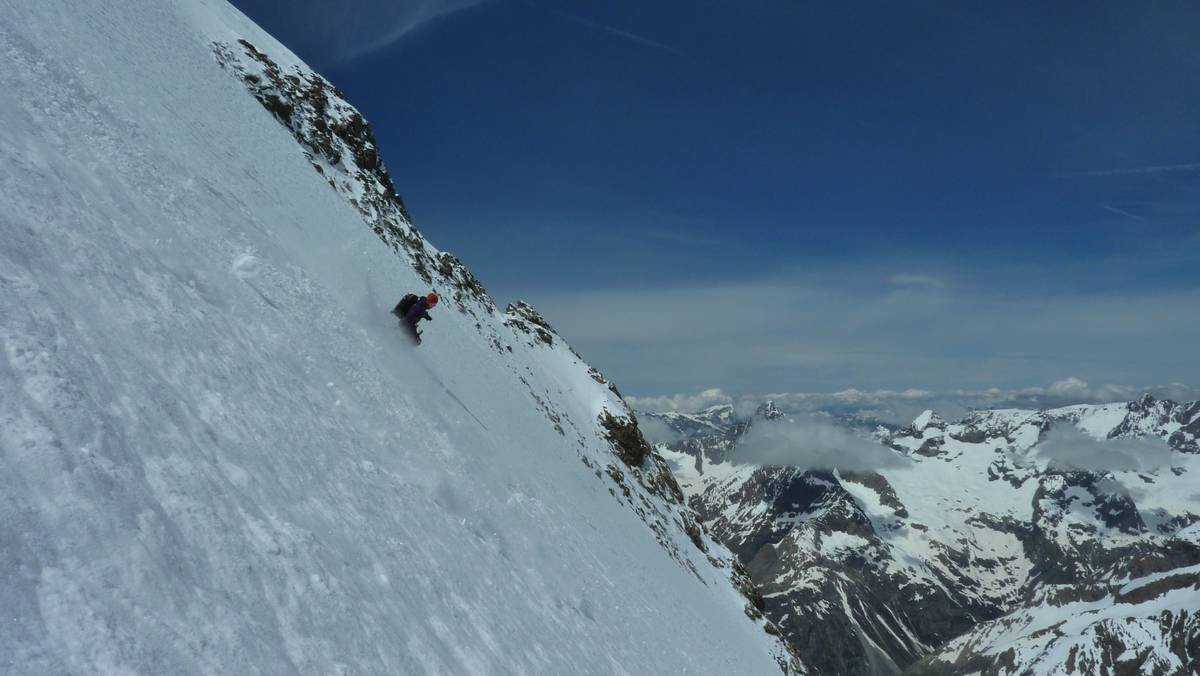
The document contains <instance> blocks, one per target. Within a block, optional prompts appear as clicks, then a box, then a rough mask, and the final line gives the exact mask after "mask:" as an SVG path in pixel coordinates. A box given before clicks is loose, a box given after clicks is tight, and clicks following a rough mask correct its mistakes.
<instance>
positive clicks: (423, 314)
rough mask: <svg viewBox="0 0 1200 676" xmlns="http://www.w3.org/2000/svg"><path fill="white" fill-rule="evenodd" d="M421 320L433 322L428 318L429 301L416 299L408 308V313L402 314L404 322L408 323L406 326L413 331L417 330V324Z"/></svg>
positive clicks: (431, 318)
mask: <svg viewBox="0 0 1200 676" xmlns="http://www.w3.org/2000/svg"><path fill="white" fill-rule="evenodd" d="M422 319H428V320H430V321H433V317H430V316H429V301H427V300H425V299H424V298H420V299H418V300H417V302H415V303H413V304H412V306H411V307H410V308H408V312H405V313H404V321H406V322H408V325H409V326H411V327H413V328H414V329H415V328H417V322H419V321H421V320H422Z"/></svg>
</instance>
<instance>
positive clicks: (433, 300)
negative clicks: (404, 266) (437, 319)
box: [425, 292, 438, 307]
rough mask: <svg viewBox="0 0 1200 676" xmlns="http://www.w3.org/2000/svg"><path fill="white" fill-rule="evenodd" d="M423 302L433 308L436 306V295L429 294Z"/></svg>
mask: <svg viewBox="0 0 1200 676" xmlns="http://www.w3.org/2000/svg"><path fill="white" fill-rule="evenodd" d="M425 302H427V303H429V307H433V306H434V305H437V302H438V295H437V294H436V293H433V292H430V293H429V295H428V296H425Z"/></svg>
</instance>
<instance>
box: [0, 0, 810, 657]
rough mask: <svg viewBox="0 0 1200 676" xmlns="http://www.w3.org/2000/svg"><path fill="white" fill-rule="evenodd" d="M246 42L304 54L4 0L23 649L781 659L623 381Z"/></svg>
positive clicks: (5, 355)
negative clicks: (466, 261)
mask: <svg viewBox="0 0 1200 676" xmlns="http://www.w3.org/2000/svg"><path fill="white" fill-rule="evenodd" d="M243 38H244V39H246V40H247V41H248V42H249V43H252V44H253V45H256V46H257V49H259V50H262V53H265V54H269V55H270V58H271V59H272V60H273V63H275V64H276V65H277V67H278V68H281V69H293V68H295V69H299V70H297V71H295V72H299V73H302V74H305V73H307V70H306V69H304V68H303V65H302V64H301V63H300V62H299V61H298V60H297V59H296V58H295V57H294V56H292V55H291V54H290V53H288V52H287V50H285V49H283V48H282V47H281V46H280V45H278V43H276V42H275V41H274V40H272V39H271V38H270V37H269V36H267V35H265V34H263V33H262V32H261V31H259V30H258V29H257V28H255V27H254V26H253V25H251V24H250V23H249V22H248V21H247V20H246V19H245V18H244V17H242V16H241V15H240V14H239V13H237V12H236V11H234V10H232V9H231V8H229V7H228V6H227V5H226V4H225V3H224V2H218V1H216V0H213V1H212V2H208V1H206V0H179V1H178V2H172V3H163V2H158V1H157V0H127V1H125V2H119V3H110V2H101V1H99V0H91V1H84V2H78V1H71V2H67V1H66V0H57V1H43V2H36V3H3V4H0V58H2V61H0V63H2V64H3V65H0V88H2V89H3V91H4V92H5V95H4V96H3V97H0V346H2V348H3V352H2V353H0V385H2V386H0V570H3V571H5V575H6V578H5V581H4V583H3V584H0V607H2V608H3V609H4V621H3V622H0V671H2V672H18V673H86V672H92V673H131V672H140V673H196V672H205V673H213V672H230V673H247V672H297V671H299V672H307V673H438V672H444V673H512V672H540V673H610V672H660V673H772V672H776V671H778V669H779V663H781V662H782V663H786V662H787V661H788V658H787V657H786V655H785V654H783V653H782V652H781V650H780V646H779V643H778V642H777V640H776V639H775V638H773V637H772V636H771V635H770V634H768V633H767V632H765V631H764V627H765V628H768V629H773V627H772V626H771V625H769V624H764V622H763V621H762V620H761V619H759V620H754V621H752V620H748V619H747V617H746V615H747V614H749V615H755V614H756V612H757V611H755V610H754V609H753V608H752V607H751V606H748V605H747V602H746V599H745V598H743V596H742V595H741V593H739V591H738V590H736V589H735V587H734V585H732V584H731V583H730V577H731V576H733V577H735V578H736V577H737V576H738V574H737V572H736V570H735V567H734V566H732V565H731V562H730V559H729V555H728V552H727V551H726V550H724V548H723V547H721V546H719V545H717V544H716V543H714V542H712V541H710V540H708V539H707V538H706V537H705V536H703V534H701V533H699V531H698V529H696V528H695V526H694V524H692V522H691V515H690V513H689V512H688V511H687V510H686V509H685V508H684V507H683V506H682V505H681V504H679V500H678V497H677V496H676V495H675V492H676V490H673V489H672V486H674V482H673V480H671V479H670V474H669V472H667V471H665V469H664V468H663V467H662V466H661V460H658V459H657V458H655V457H654V456H652V455H646V454H644V453H639V452H638V444H637V441H638V440H640V436H639V435H637V434H636V427H634V426H633V425H632V424H631V421H632V414H631V412H629V411H628V410H627V409H626V407H625V405H624V402H623V401H621V399H620V398H619V396H618V395H617V394H616V393H615V391H614V390H612V389H610V388H608V387H607V386H606V383H604V382H603V379H602V378H600V377H599V376H598V374H595V373H594V372H589V369H588V368H587V366H586V365H585V364H583V363H582V361H581V360H580V359H579V358H578V357H577V356H576V355H575V354H574V353H573V352H571V351H570V350H569V349H568V348H567V347H566V346H565V345H563V344H562V341H561V339H559V338H558V337H557V336H556V335H555V334H553V332H552V330H550V329H549V328H548V325H546V324H545V322H544V321H543V320H541V319H540V318H539V317H537V315H536V313H534V312H533V311H532V309H530V308H528V307H527V306H519V307H516V308H513V310H512V312H509V313H500V312H497V311H496V310H495V308H494V307H493V306H492V305H491V301H490V299H488V298H487V297H486V295H484V294H483V293H482V287H479V286H478V284H477V282H475V281H474V280H473V278H471V277H470V276H469V273H467V272H466V271H465V269H463V268H462V267H461V266H460V265H458V264H457V261H454V260H453V259H452V258H451V257H446V256H443V255H442V254H441V253H440V252H437V251H436V250H434V249H433V248H432V247H430V246H429V245H428V244H426V243H425V242H424V240H423V239H422V238H420V236H419V235H418V234H417V233H416V231H415V230H413V229H412V228H411V225H410V224H409V223H408V222H407V215H406V214H403V210H402V209H399V211H400V212H401V216H402V219H401V220H400V221H396V220H394V219H392V220H388V219H390V218H391V217H390V216H387V215H386V214H384V213H383V212H380V213H376V214H375V217H372V216H371V215H370V214H368V213H366V212H368V211H371V210H376V209H385V208H388V207H387V205H388V204H389V203H393V204H394V205H399V201H398V198H395V199H394V200H393V195H391V194H388V193H387V191H386V190H385V189H382V188H380V187H379V186H381V185H382V183H379V182H378V181H377V180H376V179H377V178H378V176H379V175H380V171H381V170H382V169H381V167H382V165H378V163H377V162H372V161H371V159H372V158H369V157H365V158H355V161H356V163H358V166H359V167H360V168H361V167H363V166H367V167H369V168H370V171H366V170H364V171H366V173H365V174H360V173H359V172H357V171H354V170H351V169H350V168H349V167H347V166H345V163H343V162H341V161H340V160H338V159H337V158H334V159H333V160H329V159H328V158H325V159H321V158H319V157H318V158H314V157H313V153H312V152H311V148H306V147H305V146H304V145H303V144H298V143H297V139H296V138H295V137H294V136H293V133H292V131H291V130H289V129H288V128H286V127H285V126H283V125H281V124H280V122H279V120H278V119H277V118H276V117H275V116H273V115H272V114H271V113H270V112H268V111H267V110H265V109H264V108H263V107H262V106H261V105H260V104H259V103H258V102H256V100H255V98H253V97H252V96H250V95H249V94H248V93H247V91H246V87H245V84H244V83H243V81H241V80H239V79H238V77H235V76H234V74H233V73H231V72H230V70H229V68H228V66H229V64H228V63H227V64H226V67H224V68H223V67H222V66H220V65H219V64H218V60H217V57H218V56H219V53H220V50H219V49H218V50H217V53H214V43H220V44H221V45H224V46H225V47H226V51H225V52H224V53H225V54H226V55H228V54H230V53H233V52H232V51H231V50H234V49H236V48H237V47H236V45H238V44H239V43H238V42H237V41H238V40H239V39H243ZM239 58H240V57H239ZM289 72H290V71H289ZM334 108H336V111H335V112H338V114H341V113H346V116H344V117H338V118H336V120H335V121H339V120H340V121H346V120H352V119H353V118H352V116H351V115H350V114H349V113H348V112H347V111H346V110H345V109H343V108H341V107H340V106H334ZM330 119H334V118H330ZM322 124H324V123H322ZM357 132H358V133H359V136H360V137H362V134H363V132H362V130H361V129H359V130H357ZM340 148H341V146H338V149H340ZM306 153H307V156H306ZM321 163H323V164H324V166H325V170H326V171H325V173H324V174H322V173H318V172H317V171H314V168H313V166H314V164H321ZM329 172H334V174H336V176H333V175H331V174H330V173H329ZM330 182H333V183H335V185H334V186H333V188H334V189H331V188H330ZM348 198H355V200H354V201H353V202H351V201H348ZM396 208H398V206H397V207H396ZM389 213H390V212H389ZM381 238H382V239H383V240H384V242H387V243H388V244H387V245H386V246H385V244H384V242H381ZM397 238H399V239H397ZM401 239H402V240H403V246H401V244H400V243H398V242H399V241H400V240H401ZM397 254H399V256H398V255H397ZM430 286H433V287H435V288H437V289H438V290H439V291H440V292H442V293H443V294H444V295H445V296H446V298H447V299H448V300H447V302H446V303H444V304H443V306H442V307H439V308H438V310H437V311H436V312H435V319H436V321H434V322H433V323H431V324H430V325H429V326H428V328H427V329H426V341H425V345H424V346H422V347H421V348H420V349H419V350H416V351H413V350H411V349H409V348H407V347H405V346H404V345H403V343H402V341H401V339H400V335H399V333H398V331H397V330H396V328H395V327H394V323H393V322H391V321H389V319H390V318H389V317H388V316H387V313H386V310H387V309H388V308H389V307H390V305H391V303H393V302H394V301H395V299H396V297H397V296H398V295H399V294H400V293H402V292H404V291H409V290H418V289H424V288H429V287H430ZM543 327H544V328H543ZM606 412H607V415H608V416H611V417H606V418H605V419H606V420H608V421H609V425H608V426H607V428H606V427H605V426H602V425H601V424H600V420H601V416H605V415H606ZM631 440H632V441H631ZM744 611H745V612H744Z"/></svg>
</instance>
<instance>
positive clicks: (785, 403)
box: [627, 377, 1200, 425]
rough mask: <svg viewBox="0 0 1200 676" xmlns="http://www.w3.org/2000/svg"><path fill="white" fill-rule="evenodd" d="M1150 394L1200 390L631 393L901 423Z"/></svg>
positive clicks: (672, 404)
mask: <svg viewBox="0 0 1200 676" xmlns="http://www.w3.org/2000/svg"><path fill="white" fill-rule="evenodd" d="M1146 393H1149V394H1151V395H1153V396H1155V397H1157V398H1159V399H1171V400H1174V401H1191V400H1195V399H1200V391H1198V390H1196V389H1195V388H1191V387H1188V386H1187V385H1184V384H1182V383H1170V384H1167V385H1152V386H1135V385H1116V384H1105V385H1099V386H1092V385H1089V384H1088V383H1087V381H1084V380H1082V379H1080V378H1075V377H1067V378H1064V379H1063V380H1059V381H1056V382H1054V383H1052V384H1051V385H1049V386H1044V387H1042V386H1037V387H1023V388H1016V389H1008V390H1002V389H1000V388H995V387H992V388H988V389H986V390H961V389H960V390H947V391H931V390H922V389H916V388H909V389H904V390H889V389H877V390H859V389H847V390H841V391H839V392H772V393H767V394H752V395H740V396H736V397H733V396H730V395H728V394H726V393H725V392H723V391H722V390H719V389H710V390H705V391H702V392H699V393H696V394H675V395H669V396H660V397H627V399H628V401H629V403H630V404H631V405H632V406H633V407H634V408H636V409H637V410H640V411H680V412H686V413H690V412H695V411H699V410H701V409H703V408H707V407H709V406H712V405H714V404H717V403H729V404H733V405H734V409H735V411H736V412H737V414H738V415H740V416H742V417H747V416H748V415H749V414H750V413H753V411H754V410H755V409H757V408H758V406H760V405H761V404H762V403H763V402H765V401H768V400H769V401H774V402H775V404H776V405H777V406H778V407H779V408H780V409H782V410H783V411H785V412H788V413H799V414H808V413H817V412H821V413H831V414H834V415H844V416H854V417H858V418H861V419H867V420H879V421H882V422H886V423H891V424H896V425H903V424H907V423H909V422H911V421H912V420H913V418H915V417H916V416H917V415H918V414H920V413H921V412H922V411H924V410H926V409H932V410H935V411H937V412H938V413H939V414H941V415H942V417H944V418H946V419H947V420H955V419H957V418H959V417H961V416H962V415H964V414H965V413H967V412H968V411H969V410H971V409H988V408H1024V409H1045V408H1057V407H1060V406H1068V405H1072V404H1100V403H1111V402H1122V401H1132V400H1135V399H1138V398H1140V397H1141V396H1142V395H1143V394H1146Z"/></svg>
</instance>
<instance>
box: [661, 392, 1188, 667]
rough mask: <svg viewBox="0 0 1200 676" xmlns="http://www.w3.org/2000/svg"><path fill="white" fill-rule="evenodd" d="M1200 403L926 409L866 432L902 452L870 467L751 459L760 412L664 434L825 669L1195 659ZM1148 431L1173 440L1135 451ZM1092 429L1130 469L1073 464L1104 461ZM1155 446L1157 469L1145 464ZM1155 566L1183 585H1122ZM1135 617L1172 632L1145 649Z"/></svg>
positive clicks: (771, 608)
mask: <svg viewBox="0 0 1200 676" xmlns="http://www.w3.org/2000/svg"><path fill="white" fill-rule="evenodd" d="M1198 411H1200V407H1198V406H1197V404H1196V403H1195V402H1185V403H1177V402H1173V401H1169V400H1168V401H1162V400H1157V399H1155V398H1153V397H1149V396H1145V397H1142V398H1140V399H1138V400H1136V401H1132V402H1123V403H1116V404H1102V405H1076V406H1067V407H1060V408H1056V409H1047V410H1041V411H1038V410H1018V409H1002V410H993V411H974V412H971V413H969V414H967V415H966V416H964V417H963V418H962V419H961V420H958V421H955V422H950V423H948V422H946V421H944V420H941V419H940V417H939V416H937V415H936V414H935V413H933V412H932V411H926V412H925V413H923V414H921V415H920V416H918V417H917V418H916V419H915V420H914V421H913V423H912V424H910V425H908V426H905V427H901V428H899V429H897V430H888V429H886V428H878V429H876V430H875V431H874V432H873V433H872V434H870V435H867V434H866V433H865V432H863V431H861V430H860V431H859V435H860V436H862V437H866V436H870V437H871V438H873V439H874V441H875V442H876V443H879V444H880V445H881V446H883V447H885V448H889V449H891V451H892V452H893V453H894V454H895V455H896V458H897V459H898V460H902V461H903V463H905V464H902V465H897V466H888V467H879V468H877V469H876V470H874V471H866V472H863V471H848V470H846V469H841V470H839V469H832V470H823V471H820V470H806V469H804V468H793V467H782V466H775V467H772V466H762V465H756V464H753V463H752V462H750V461H751V460H752V458H748V459H747V460H746V464H738V453H739V446H738V439H740V438H742V437H743V436H744V434H745V431H744V430H745V426H746V425H747V424H749V425H751V426H753V425H761V424H764V423H763V421H762V420H759V419H754V418H752V419H750V420H749V421H731V423H730V424H728V425H726V426H725V427H724V428H723V429H722V430H721V431H720V432H719V433H717V434H716V435H710V436H708V437H705V436H704V435H700V436H699V437H692V438H687V439H683V440H678V441H675V442H672V443H667V444H664V445H662V446H660V447H661V448H662V449H663V452H664V455H666V457H667V458H668V459H669V460H670V461H671V462H672V464H673V466H674V467H675V469H676V475H677V477H678V478H679V481H680V485H681V486H682V487H683V489H684V491H685V493H687V494H688V496H689V499H690V500H691V501H692V504H693V505H694V506H695V507H696V508H697V509H698V510H699V511H700V512H701V514H702V515H703V516H704V521H705V525H706V526H707V527H708V528H709V529H710V530H711V531H712V532H713V533H714V534H715V535H716V536H717V538H718V539H719V540H721V541H723V542H725V543H726V544H728V545H729V546H730V547H731V548H732V549H733V550H734V551H735V552H737V553H738V555H739V557H740V558H741V559H742V561H743V563H745V564H746V565H747V568H748V569H749V570H750V572H751V575H752V577H753V578H754V579H755V581H756V582H757V583H758V584H760V585H761V586H762V588H763V592H764V596H765V598H766V601H767V602H766V614H767V616H768V617H772V618H773V619H775V621H776V622H777V623H778V624H779V625H780V627H781V628H783V630H784V633H785V636H787V637H788V638H789V640H791V641H793V645H795V646H796V648H797V650H798V651H800V652H801V653H802V654H806V655H808V656H810V659H809V663H810V666H812V668H813V670H814V673H864V674H868V673H869V674H875V673H899V672H901V671H907V672H911V673H924V672H929V673H963V672H980V673H987V674H1023V673H1079V674H1086V673H1095V672H1097V671H1099V670H1101V669H1102V668H1115V667H1114V666H1113V665H1117V666H1119V667H1120V668H1122V669H1131V668H1143V667H1144V668H1146V669H1147V670H1148V671H1154V673H1169V674H1186V673H1191V672H1190V671H1189V670H1190V669H1193V668H1195V665H1196V664H1197V663H1198V662H1197V660H1200V652H1198V651H1197V647H1198V646H1197V643H1196V634H1197V620H1196V616H1195V614H1194V613H1193V612H1192V611H1191V610H1190V608H1192V607H1194V606H1195V605H1200V587H1197V586H1195V585H1193V579H1192V577H1191V574H1190V572H1189V571H1191V568H1190V566H1194V565H1195V564H1196V563H1198V562H1200V540H1198V539H1197V537H1196V536H1197V534H1200V530H1197V529H1198V528H1200V525H1198V523H1200V494H1195V491H1194V490H1191V489H1190V488H1189V486H1190V484H1189V481H1188V478H1187V477H1188V476H1189V475H1191V473H1192V472H1195V471H1200V457H1198V454H1197V453H1196V452H1195V450H1194V449H1195V441H1196V430H1197V426H1196V422H1197V412H1198ZM686 417H687V416H686V415H684V416H683V418H684V419H686ZM656 419H659V420H662V421H663V422H665V423H669V422H670V421H672V420H679V419H681V418H680V417H679V415H678V414H675V415H669V416H656ZM829 420H833V419H832V418H829ZM792 424H793V425H804V424H806V423H805V422H804V420H803V419H799V420H797V421H792ZM785 427H786V426H785ZM1064 435H1066V436H1064ZM1070 435H1079V436H1080V437H1084V440H1083V441H1080V440H1078V439H1076V438H1075V437H1074V436H1070ZM1143 436H1145V437H1146V438H1154V439H1158V440H1160V441H1159V442H1158V443H1160V444H1161V449H1158V448H1150V447H1146V446H1131V447H1130V448H1129V450H1128V452H1127V453H1126V452H1125V451H1123V450H1121V449H1122V448H1124V447H1122V446H1120V445H1121V444H1131V443H1134V441H1135V438H1138V437H1143ZM1099 439H1104V440H1107V441H1105V442H1101V441H1099ZM1080 443H1084V444H1086V443H1093V444H1100V446H1099V447H1098V448H1100V449H1101V450H1103V451H1105V452H1108V453H1110V455H1111V457H1110V458H1109V462H1110V463H1111V462H1114V461H1115V462H1116V463H1117V464H1116V465H1115V466H1114V467H1115V469H1116V471H1108V470H1104V469H1101V468H1099V467H1088V468H1083V469H1081V468H1079V467H1076V466H1074V465H1071V464H1070V462H1079V461H1080V460H1079V459H1080V458H1083V459H1087V458H1088V457H1090V456H1088V455H1086V454H1084V455H1079V454H1078V453H1076V451H1075V450H1074V449H1075V447H1074V446H1072V444H1080ZM1055 444H1058V446H1055ZM1104 444H1117V448H1116V451H1113V449H1111V448H1108V447H1106V446H1105V445H1104ZM1056 448H1058V449H1065V451H1063V450H1054V449H1056ZM1168 448H1169V449H1170V450H1169V451H1168V450H1167V449H1168ZM1085 449H1086V447H1085ZM1147 449H1148V450H1147ZM1143 450H1146V452H1148V453H1150V454H1151V457H1153V458H1157V459H1158V460H1159V461H1161V462H1160V464H1157V465H1155V466H1153V467H1148V466H1139V465H1137V462H1136V461H1138V457H1137V456H1138V454H1139V453H1142V452H1143ZM1068 451H1069V452H1068ZM1102 457H1103V456H1102ZM700 458H703V459H704V460H705V462H703V463H702V462H700ZM713 458H717V459H718V461H717V462H709V461H711V460H712V459H713ZM1056 463H1058V464H1056ZM1062 463H1067V464H1062ZM1192 476H1194V475H1192ZM1143 486H1144V487H1146V488H1145V489H1143V488H1142V487H1143ZM1189 491H1190V492H1189ZM1156 575H1159V576H1163V577H1162V579H1166V580H1173V581H1174V583H1172V584H1173V585H1174V586H1171V587H1170V588H1169V589H1166V588H1164V589H1165V591H1164V589H1156V591H1155V592H1153V593H1150V592H1147V599H1144V602H1145V605H1140V604H1138V603H1136V602H1134V600H1135V599H1134V597H1130V596H1124V595H1122V593H1121V591H1122V590H1126V591H1130V590H1132V589H1134V588H1144V589H1155V584H1156V583H1158V582H1156V581H1157V578H1155V577H1154V576H1156ZM1162 584H1167V583H1162ZM1106 599H1107V601H1106ZM1118 599H1121V600H1118ZM1164 599H1166V600H1164ZM1155 603H1158V605H1157V606H1156V605H1154V604H1155ZM1081 604H1083V605H1081ZM1087 604H1091V605H1087ZM1163 604H1165V605H1163ZM1121 609H1124V610H1121ZM1156 609H1157V610H1156ZM1105 613H1109V614H1108V615H1106V614H1105ZM1116 613H1126V615H1117V614H1116ZM1137 613H1141V614H1140V615H1138V614H1137ZM1155 613H1159V614H1163V613H1165V615H1163V617H1164V618H1166V619H1163V620H1162V622H1161V623H1160V622H1159V620H1158V619H1155V618H1157V617H1158V615H1155ZM1126 616H1128V617H1130V618H1135V617H1141V618H1143V620H1136V621H1135V620H1134V619H1131V620H1130V621H1129V623H1128V627H1126V626H1125V625H1124V624H1122V622H1120V621H1117V619H1119V618H1124V617H1126ZM1068 617H1076V618H1087V617H1094V618H1095V621H1094V622H1086V621H1083V620H1080V621H1079V622H1077V623H1076V624H1074V625H1063V624H1062V623H1063V622H1066V621H1067V618H1068ZM1055 626H1070V627H1071V629H1072V631H1073V632H1074V633H1072V632H1069V631H1065V630H1059V629H1050V627H1055ZM1021 627H1041V628H1042V629H1041V630H1036V629H1030V630H1029V632H1028V634H1023V633H1022V629H1021ZM1138 627H1140V629H1138ZM1156 627H1157V629H1155V628H1156ZM1131 631H1133V632H1137V631H1141V632H1143V633H1144V634H1146V635H1147V636H1150V635H1153V636H1157V637H1158V638H1156V639H1151V638H1146V639H1145V641H1143V642H1144V643H1145V645H1146V646H1151V647H1149V648H1143V647H1141V643H1138V642H1137V640H1136V639H1135V638H1134V637H1133V636H1132V635H1131V634H1130V633H1129V632H1131ZM1155 632H1157V633H1155ZM1047 637H1050V638H1047ZM821 645H825V646H827V647H829V649H828V650H826V651H825V652H822V651H820V650H819V649H818V646H821ZM1131 646H1137V650H1127V649H1129V648H1130V647H1131Z"/></svg>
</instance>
